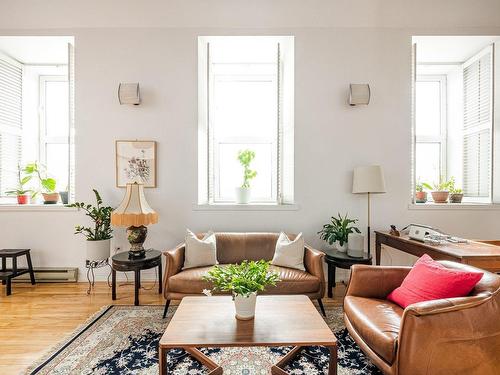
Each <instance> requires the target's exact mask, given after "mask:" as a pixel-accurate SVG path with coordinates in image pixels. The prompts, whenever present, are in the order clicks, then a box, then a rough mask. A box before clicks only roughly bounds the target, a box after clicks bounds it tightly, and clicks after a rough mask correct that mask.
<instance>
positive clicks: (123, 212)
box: [111, 182, 158, 258]
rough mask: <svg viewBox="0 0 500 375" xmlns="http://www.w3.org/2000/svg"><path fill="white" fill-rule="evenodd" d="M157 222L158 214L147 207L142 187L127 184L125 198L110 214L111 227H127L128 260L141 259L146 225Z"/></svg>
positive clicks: (136, 184) (140, 185)
mask: <svg viewBox="0 0 500 375" xmlns="http://www.w3.org/2000/svg"><path fill="white" fill-rule="evenodd" d="M157 222H158V214H157V213H156V212H155V211H154V210H153V209H152V208H151V207H150V206H149V204H148V202H147V201H146V197H145V196H144V185H143V184H138V183H137V182H134V183H128V184H127V191H126V192H125V197H124V198H123V200H122V202H121V203H120V205H119V206H118V208H116V209H115V210H113V212H112V213H111V225H114V226H118V227H128V228H127V239H128V242H129V243H130V250H129V257H130V258H141V257H143V256H144V255H145V253H146V252H145V250H144V247H143V244H144V241H146V236H147V234H148V228H147V227H146V225H149V224H156V223H157Z"/></svg>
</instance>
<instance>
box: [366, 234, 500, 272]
mask: <svg viewBox="0 0 500 375" xmlns="http://www.w3.org/2000/svg"><path fill="white" fill-rule="evenodd" d="M382 245H386V246H389V247H392V248H394V249H397V250H400V251H403V252H405V253H408V254H412V255H415V256H417V257H420V256H422V255H424V254H429V255H430V256H431V257H432V258H433V259H436V260H452V261H455V262H459V263H464V264H469V265H471V266H474V267H478V268H482V269H484V270H487V271H490V272H500V246H495V245H492V244H489V243H483V242H477V241H469V242H468V243H457V244H454V243H447V244H446V245H430V244H426V243H424V242H420V241H415V240H411V239H410V238H409V237H408V236H401V237H397V236H393V235H391V234H389V233H387V232H378V231H375V261H376V264H377V265H380V254H381V251H382Z"/></svg>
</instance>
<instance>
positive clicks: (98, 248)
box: [68, 189, 113, 261]
mask: <svg viewBox="0 0 500 375" xmlns="http://www.w3.org/2000/svg"><path fill="white" fill-rule="evenodd" d="M93 191H94V194H95V199H96V202H97V206H93V205H91V204H86V203H83V202H76V203H73V204H70V205H68V207H76V208H78V209H81V210H83V211H84V212H85V215H86V216H88V217H90V219H91V220H92V221H93V223H94V226H93V227H84V226H81V225H77V226H76V227H75V234H82V235H84V236H85V237H86V238H87V260H88V261H100V260H105V259H108V258H109V254H110V240H111V238H112V237H113V229H112V228H111V211H112V210H113V208H112V207H108V206H103V205H102V199H101V196H100V195H99V192H98V191H97V190H96V189H93Z"/></svg>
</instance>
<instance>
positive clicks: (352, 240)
mask: <svg viewBox="0 0 500 375" xmlns="http://www.w3.org/2000/svg"><path fill="white" fill-rule="evenodd" d="M364 250H365V236H363V235H362V234H359V233H350V234H349V239H348V241H347V255H349V256H350V257H353V258H362V257H363V253H364Z"/></svg>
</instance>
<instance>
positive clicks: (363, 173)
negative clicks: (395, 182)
mask: <svg viewBox="0 0 500 375" xmlns="http://www.w3.org/2000/svg"><path fill="white" fill-rule="evenodd" d="M352 193H353V194H368V232H367V237H368V255H370V194H377V193H385V179H384V172H383V170H382V167H381V166H379V165H370V166H365V167H356V168H354V173H353V178H352Z"/></svg>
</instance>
